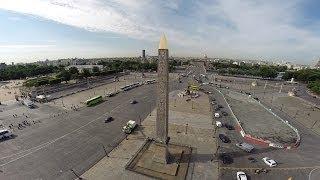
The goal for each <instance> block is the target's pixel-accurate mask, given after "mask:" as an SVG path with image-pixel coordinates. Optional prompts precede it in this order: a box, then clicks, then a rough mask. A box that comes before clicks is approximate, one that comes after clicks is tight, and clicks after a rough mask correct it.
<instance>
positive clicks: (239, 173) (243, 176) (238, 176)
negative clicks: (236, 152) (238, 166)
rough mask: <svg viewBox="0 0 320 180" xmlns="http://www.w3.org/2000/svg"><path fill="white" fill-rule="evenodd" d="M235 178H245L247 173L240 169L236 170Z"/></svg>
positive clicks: (239, 179)
mask: <svg viewBox="0 0 320 180" xmlns="http://www.w3.org/2000/svg"><path fill="white" fill-rule="evenodd" d="M237 180H247V175H246V173H244V172H242V171H238V172H237Z"/></svg>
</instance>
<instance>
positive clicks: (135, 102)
mask: <svg viewBox="0 0 320 180" xmlns="http://www.w3.org/2000/svg"><path fill="white" fill-rule="evenodd" d="M137 103H138V101H136V100H132V101H130V104H137Z"/></svg>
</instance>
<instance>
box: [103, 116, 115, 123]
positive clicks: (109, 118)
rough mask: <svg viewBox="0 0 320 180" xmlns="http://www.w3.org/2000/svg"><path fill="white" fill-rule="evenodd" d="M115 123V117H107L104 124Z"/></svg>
mask: <svg viewBox="0 0 320 180" xmlns="http://www.w3.org/2000/svg"><path fill="white" fill-rule="evenodd" d="M111 121H113V117H112V116H107V117H106V118H105V119H104V122H105V123H108V122H111Z"/></svg>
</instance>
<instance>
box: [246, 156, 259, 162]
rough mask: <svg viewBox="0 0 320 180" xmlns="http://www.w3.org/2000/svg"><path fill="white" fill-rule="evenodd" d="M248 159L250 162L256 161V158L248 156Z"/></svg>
mask: <svg viewBox="0 0 320 180" xmlns="http://www.w3.org/2000/svg"><path fill="white" fill-rule="evenodd" d="M248 160H249V161H250V162H251V163H255V162H257V160H256V159H255V158H253V157H248Z"/></svg>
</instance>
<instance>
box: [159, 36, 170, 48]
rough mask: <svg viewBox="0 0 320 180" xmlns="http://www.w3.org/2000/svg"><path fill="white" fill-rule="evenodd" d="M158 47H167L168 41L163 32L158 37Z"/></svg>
mask: <svg viewBox="0 0 320 180" xmlns="http://www.w3.org/2000/svg"><path fill="white" fill-rule="evenodd" d="M159 49H168V43H167V38H166V35H165V34H163V35H162V36H161V38H160V42H159Z"/></svg>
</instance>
